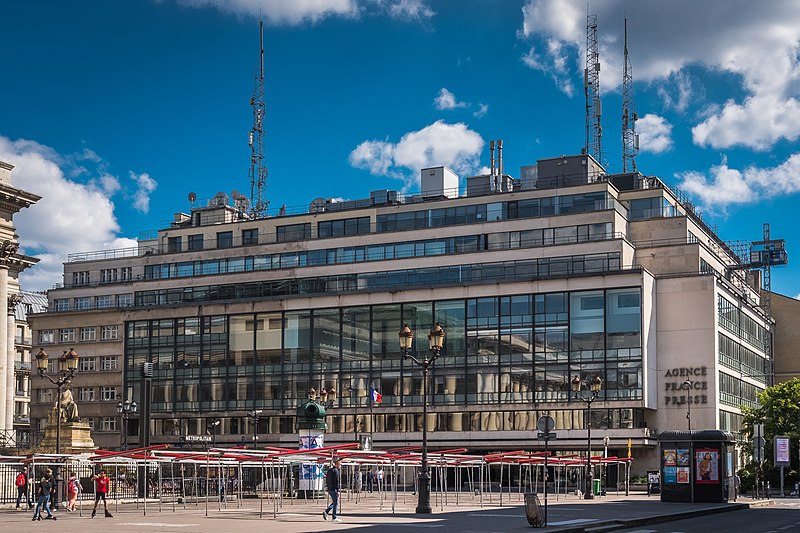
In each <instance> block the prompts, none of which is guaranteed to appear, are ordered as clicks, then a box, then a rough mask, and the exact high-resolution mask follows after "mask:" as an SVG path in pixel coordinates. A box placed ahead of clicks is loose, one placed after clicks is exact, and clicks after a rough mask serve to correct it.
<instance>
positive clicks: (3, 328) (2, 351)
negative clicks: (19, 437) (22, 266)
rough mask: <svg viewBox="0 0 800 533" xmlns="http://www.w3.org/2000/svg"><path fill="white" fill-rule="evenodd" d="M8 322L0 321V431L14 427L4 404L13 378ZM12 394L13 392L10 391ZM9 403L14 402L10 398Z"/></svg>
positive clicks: (0, 289)
mask: <svg viewBox="0 0 800 533" xmlns="http://www.w3.org/2000/svg"><path fill="white" fill-rule="evenodd" d="M8 242H9V241H4V242H3V244H2V245H0V305H2V303H4V302H7V301H8V255H7V254H6V253H4V252H5V250H6V243H8ZM7 339H8V320H0V430H3V431H4V432H5V431H6V430H12V429H13V427H14V418H13V417H12V418H11V422H10V423H9V421H8V420H7V419H6V413H7V409H6V404H7V403H8V376H9V374H10V375H11V378H12V379H13V378H14V362H13V360H12V361H11V367H10V368H9V365H8V340H7ZM11 393H12V394H13V393H14V392H13V390H12V391H11ZM11 403H12V405H13V403H14V400H13V397H12V400H11Z"/></svg>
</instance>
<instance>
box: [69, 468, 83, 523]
mask: <svg viewBox="0 0 800 533" xmlns="http://www.w3.org/2000/svg"><path fill="white" fill-rule="evenodd" d="M80 491H81V482H80V481H79V480H78V475H77V474H76V473H75V472H70V473H69V479H68V480H67V495H68V496H69V501H68V502H67V512H70V513H72V512H74V511H75V501H76V500H77V499H78V494H79V493H80Z"/></svg>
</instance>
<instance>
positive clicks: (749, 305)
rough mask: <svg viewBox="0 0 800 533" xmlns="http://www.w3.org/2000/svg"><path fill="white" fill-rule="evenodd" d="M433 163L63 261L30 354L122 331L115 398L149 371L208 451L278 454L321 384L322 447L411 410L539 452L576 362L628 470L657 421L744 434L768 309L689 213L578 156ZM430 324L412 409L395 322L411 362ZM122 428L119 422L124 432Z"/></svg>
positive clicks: (595, 414) (156, 405) (217, 204)
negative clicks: (465, 173) (232, 447)
mask: <svg viewBox="0 0 800 533" xmlns="http://www.w3.org/2000/svg"><path fill="white" fill-rule="evenodd" d="M531 169H532V170H533V171H532V170H531ZM447 172H449V171H447V170H446V169H442V168H441V167H440V168H437V169H423V170H422V181H421V183H422V191H423V193H422V194H419V195H413V196H412V195H408V196H404V195H401V194H399V193H397V192H395V191H374V192H373V193H372V195H371V197H370V198H368V199H364V200H353V201H347V202H337V201H334V200H324V199H318V200H315V201H314V202H312V204H311V206H310V207H309V209H307V210H302V212H299V213H286V211H287V210H286V209H285V208H284V209H281V213H280V214H279V215H278V216H269V217H266V218H259V219H253V218H251V217H250V216H249V215H248V213H247V212H246V211H244V210H243V209H242V206H241V205H229V202H228V201H227V198H226V197H225V195H222V194H218V195H217V196H216V197H215V198H214V199H212V200H210V201H209V202H207V203H203V204H202V206H193V207H192V209H191V211H190V213H186V214H185V213H177V214H176V215H175V217H174V219H173V221H172V222H170V223H169V224H167V225H166V227H164V228H162V229H160V230H158V231H155V232H150V233H148V234H145V235H143V237H144V238H142V239H140V243H139V247H138V248H137V249H134V250H121V251H112V252H92V253H81V254H74V255H73V256H71V257H70V260H69V261H68V262H67V263H65V265H64V285H63V287H60V288H57V289H54V290H52V291H50V293H49V300H50V308H49V311H48V312H47V313H43V314H41V315H36V317H35V322H34V324H35V325H34V329H35V335H34V343H36V346H35V349H38V348H39V347H46V346H47V344H49V343H53V344H59V343H60V344H61V345H62V346H64V347H67V344H64V340H63V333H62V332H63V329H65V328H66V329H70V328H71V329H73V330H74V332H77V331H83V330H82V328H94V329H95V330H96V331H100V329H101V328H111V327H113V328H117V329H118V331H119V337H118V338H115V339H113V341H112V340H108V341H107V342H106V343H105V344H104V343H103V342H101V341H100V340H98V337H95V338H94V339H93V340H91V341H87V343H89V344H90V345H91V347H92V348H91V351H90V353H91V354H92V356H93V357H98V358H102V357H104V356H105V357H110V356H117V357H121V358H122V360H124V363H123V365H121V368H123V369H124V376H123V377H122V381H121V386H120V390H119V394H118V397H119V398H122V397H123V396H126V397H128V398H130V399H134V400H136V401H137V402H141V401H142V400H143V398H141V384H142V380H141V366H142V363H152V364H153V377H152V382H151V389H152V390H151V396H150V401H151V408H152V411H151V418H150V420H149V431H150V435H151V437H150V441H151V443H159V442H169V443H173V444H177V443H180V442H181V437H185V436H187V435H200V434H204V433H205V432H206V427H207V424H208V423H209V422H211V421H215V420H221V424H220V425H219V429H218V430H217V431H218V436H217V438H216V439H217V443H221V444H237V443H241V442H245V441H246V442H248V443H250V442H251V440H252V439H253V435H256V436H257V438H258V443H259V445H282V446H294V445H295V444H296V420H295V409H296V407H297V405H298V404H299V402H300V401H301V400H303V399H304V398H305V397H306V395H307V393H308V391H309V389H311V388H315V389H317V390H321V389H323V388H325V389H326V390H327V391H331V390H333V391H335V394H330V395H329V400H330V402H331V406H330V407H331V408H330V409H329V410H328V418H327V420H328V424H329V429H328V432H327V437H326V442H327V443H336V442H350V441H353V440H354V439H356V438H357V437H358V436H359V435H360V434H364V433H371V434H372V435H373V438H374V442H375V446H376V447H378V448H381V447H392V446H401V445H402V446H405V445H413V444H417V443H419V441H420V439H421V430H422V425H423V424H427V428H428V430H429V442H430V445H431V447H432V448H433V449H435V448H453V447H467V448H469V449H471V450H475V451H489V450H503V449H506V450H507V449H535V448H537V447H538V444H537V443H536V440H535V431H536V420H537V418H538V417H539V416H541V415H542V414H544V413H548V414H550V415H551V416H553V418H554V419H555V421H556V429H555V431H556V432H557V435H558V440H556V441H553V442H551V443H550V445H551V447H553V448H556V449H561V450H575V451H578V450H585V448H586V424H587V420H586V419H585V415H586V411H585V404H584V403H583V402H581V401H579V400H575V399H574V398H572V397H571V392H570V382H571V380H572V379H573V378H574V377H575V376H580V377H581V378H583V379H591V378H593V377H594V376H599V377H600V378H601V379H602V391H601V393H600V396H599V398H598V400H597V401H595V402H594V404H593V405H592V410H591V420H590V421H589V423H591V424H592V429H593V431H592V436H593V437H594V438H595V444H594V446H595V449H596V450H597V452H596V453H602V452H603V440H604V439H603V437H609V440H608V454H609V455H626V454H627V446H628V442H629V440H630V442H631V443H632V447H633V455H634V457H636V458H638V459H643V460H644V462H642V463H639V465H640V466H642V469H644V468H645V465H646V464H647V463H648V462H649V463H652V464H655V462H656V461H657V453H656V445H657V440H656V438H657V435H658V432H659V431H660V430H664V429H684V428H686V427H687V424H688V423H689V422H691V427H692V428H693V429H701V428H703V429H708V428H712V429H723V430H728V431H733V432H734V433H737V432H738V431H739V429H740V424H741V410H740V409H741V406H742V405H750V404H752V403H753V402H755V395H756V393H757V392H758V391H760V390H763V388H764V387H765V386H767V385H768V384H769V383H770V381H771V375H772V374H771V372H772V366H771V365H772V359H771V358H772V356H771V351H770V345H769V339H770V336H769V332H770V329H771V328H772V326H773V324H774V321H773V320H772V319H770V318H769V317H767V316H765V315H764V313H763V311H762V310H761V309H760V308H759V294H758V292H757V291H755V290H753V289H752V288H751V284H750V282H749V280H748V278H747V276H746V274H745V273H744V272H743V270H742V269H741V268H740V267H741V265H740V261H739V259H738V258H737V257H736V256H735V255H734V254H733V253H732V252H731V251H730V250H729V249H728V248H727V247H726V246H725V244H724V243H723V242H722V241H721V240H720V239H719V237H718V236H717V235H716V234H715V233H714V231H712V230H711V229H710V228H709V227H708V226H707V225H706V224H705V223H704V222H703V221H702V219H701V218H700V217H699V216H698V215H696V214H695V213H694V211H693V209H692V208H691V205H690V204H688V203H686V202H683V201H681V198H679V196H677V195H676V194H675V193H674V192H673V191H671V190H670V189H669V188H668V187H666V186H665V185H664V184H663V183H662V182H661V181H660V180H659V179H657V178H653V177H646V176H643V175H641V174H638V173H635V174H623V175H608V174H606V173H605V171H604V170H603V169H602V167H601V166H600V165H599V164H597V162H595V161H594V159H593V158H592V157H591V156H587V155H580V156H569V157H560V158H556V159H547V160H541V161H539V162H538V165H537V166H536V167H526V171H525V175H526V176H527V178H526V179H524V180H513V179H512V178H510V177H509V176H499V175H491V176H477V177H471V178H468V180H467V184H468V185H467V187H466V191H464V190H462V191H458V190H454V189H447V188H444V187H443V186H442V181H441V176H442V173H444V175H445V176H447ZM436 323H438V324H440V325H441V326H442V327H443V328H444V330H445V332H446V337H445V343H444V349H443V350H442V356H441V357H440V358H439V359H438V360H437V362H436V364H435V366H434V367H433V370H432V372H431V375H430V376H431V389H430V391H429V403H430V408H429V414H428V419H427V420H423V419H422V390H421V383H422V372H421V370H420V369H419V367H417V366H416V365H414V364H413V363H412V362H410V361H407V360H403V358H402V356H401V351H400V345H399V342H398V332H399V330H400V328H401V327H402V326H403V324H408V325H409V326H410V327H411V328H412V329H413V331H414V333H415V341H414V345H413V347H412V350H413V351H414V352H415V353H416V354H417V355H422V354H423V353H424V352H426V351H427V349H428V342H427V333H428V331H430V330H431V328H432V327H433V326H434V325H435V324H436ZM66 324H69V326H67V325H66ZM45 333H46V335H45ZM43 335H45V336H43ZM96 335H98V334H97V333H96ZM59 336H61V340H59V338H60V337H59ZM80 344H81V342H80V341H78V342H76V346H75V349H76V351H78V352H79V353H82V352H81V347H80ZM70 347H72V346H70ZM112 352H113V353H112ZM80 379H81V377H80V372H79V375H78V377H76V379H75V380H74V386H75V387H79V386H80V385H79V383H80ZM372 388H374V389H375V390H377V391H378V392H380V394H381V395H382V398H383V400H382V403H381V404H380V405H371V402H370V397H371V395H370V391H371V389H372ZM34 398H35V396H34ZM107 401H109V402H110V401H112V400H110V399H109V400H107ZM113 402H114V404H115V403H116V399H114V400H113ZM80 405H81V404H80V401H79V406H80ZM42 407H44V406H42ZM81 409H82V407H81ZM253 410H260V411H261V413H260V416H259V418H257V419H256V418H254V417H252V416H248V413H249V412H252V411H253ZM37 412H38V413H39V419H40V422H39V426H41V423H43V422H41V421H43V420H44V419H45V418H46V417H45V416H43V414H42V413H44V410H43V409H40V410H39V411H37V410H36V406H34V408H33V409H32V413H34V414H33V415H32V416H36V413H37ZM82 412H83V411H82ZM687 412H690V417H691V420H687ZM98 416H99V415H98ZM139 433H140V427H139V426H138V422H137V421H131V427H130V434H131V435H130V437H129V442H132V443H136V442H137V439H138V438H139Z"/></svg>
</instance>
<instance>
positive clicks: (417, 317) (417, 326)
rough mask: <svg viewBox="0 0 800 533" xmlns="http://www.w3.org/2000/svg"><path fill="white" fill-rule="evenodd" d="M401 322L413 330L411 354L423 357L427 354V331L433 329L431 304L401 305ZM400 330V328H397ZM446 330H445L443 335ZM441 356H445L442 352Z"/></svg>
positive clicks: (397, 338) (398, 340)
mask: <svg viewBox="0 0 800 533" xmlns="http://www.w3.org/2000/svg"><path fill="white" fill-rule="evenodd" d="M402 324H408V326H409V327H410V328H411V330H412V331H413V332H414V343H413V345H412V346H411V355H416V356H417V358H418V359H419V358H423V357H425V356H426V355H427V354H428V349H429V348H428V333H430V331H431V330H432V329H433V326H434V324H433V305H432V304H431V303H429V302H426V303H417V304H404V305H403V320H402V321H401V325H402ZM397 331H398V332H399V331H400V328H397ZM446 336H447V332H446V331H445V337H446ZM395 339H396V340H397V342H398V343H399V342H400V338H399V336H398V335H396V336H395ZM442 355H443V356H446V355H447V354H445V353H444V352H443V353H442Z"/></svg>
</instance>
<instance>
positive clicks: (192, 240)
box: [189, 233, 203, 251]
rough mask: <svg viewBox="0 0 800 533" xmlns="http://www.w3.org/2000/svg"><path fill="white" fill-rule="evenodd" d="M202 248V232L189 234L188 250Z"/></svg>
mask: <svg viewBox="0 0 800 533" xmlns="http://www.w3.org/2000/svg"><path fill="white" fill-rule="evenodd" d="M202 249H203V235H202V233H200V234H195V235H189V250H191V251H195V250H202Z"/></svg>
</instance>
